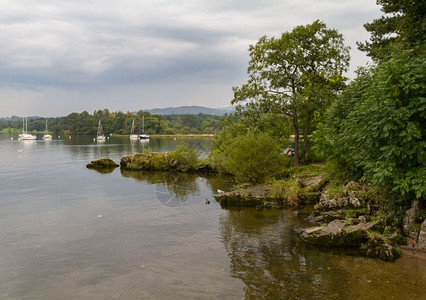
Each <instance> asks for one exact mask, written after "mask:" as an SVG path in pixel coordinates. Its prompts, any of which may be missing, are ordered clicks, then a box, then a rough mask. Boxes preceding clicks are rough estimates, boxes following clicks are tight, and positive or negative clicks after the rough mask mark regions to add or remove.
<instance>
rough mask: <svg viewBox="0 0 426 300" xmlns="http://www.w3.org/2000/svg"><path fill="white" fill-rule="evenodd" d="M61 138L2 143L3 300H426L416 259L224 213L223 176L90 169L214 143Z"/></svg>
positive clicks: (423, 271) (271, 217) (292, 219)
mask: <svg viewBox="0 0 426 300" xmlns="http://www.w3.org/2000/svg"><path fill="white" fill-rule="evenodd" d="M11 137H14V139H13V140H11ZM39 138H41V136H39ZM61 138H62V140H59V139H58V138H57V137H54V140H52V141H43V140H37V141H34V142H32V141H28V142H24V141H17V136H12V135H6V134H4V135H0V299H426V288H425V287H426V261H425V260H424V259H422V258H421V257H420V258H418V257H414V256H412V255H411V254H406V255H404V256H403V258H401V259H399V260H397V261H396V262H395V263H385V262H382V261H380V260H377V259H369V258H363V257H358V256H355V255H350V254H348V252H347V251H344V250H340V249H329V248H319V247H315V246H312V245H308V244H305V243H303V242H302V241H301V240H300V239H299V237H298V236H297V234H295V233H294V229H295V228H297V227H299V226H301V222H302V220H300V219H299V218H298V217H297V215H296V212H295V211H291V210H271V209H267V210H261V209H241V208H240V209H236V208H234V209H223V208H221V207H220V205H219V204H218V203H217V202H216V201H215V200H214V198H213V197H212V195H213V193H214V192H215V191H216V190H217V189H222V190H224V189H226V188H228V187H229V185H230V182H228V181H227V180H226V178H217V177H210V178H207V177H199V176H194V175H186V176H184V175H179V174H167V173H139V172H121V171H120V169H119V168H117V169H115V170H114V171H113V172H110V173H106V174H101V173H98V172H97V171H94V170H89V169H87V168H86V167H85V165H86V164H87V163H88V162H90V160H92V159H94V158H100V157H109V158H112V159H114V160H115V161H117V162H119V160H120V158H121V156H123V155H127V154H132V153H136V152H142V151H144V149H147V148H150V149H151V150H152V151H169V150H173V149H174V148H176V146H177V145H178V144H181V143H183V142H185V143H187V144H189V145H190V146H193V147H197V148H198V149H200V151H201V152H202V153H205V152H206V151H208V149H209V147H210V145H211V140H210V139H206V138H188V139H183V138H176V139H174V138H152V139H151V140H150V141H149V142H148V143H147V142H141V141H136V142H131V141H130V140H129V139H128V138H127V137H111V138H110V139H109V140H107V141H106V142H105V143H103V144H98V143H96V142H94V141H93V137H74V136H73V137H71V138H70V137H68V136H66V137H65V136H64V137H61ZM206 198H207V199H209V200H210V201H211V204H209V205H206V204H205V199H206Z"/></svg>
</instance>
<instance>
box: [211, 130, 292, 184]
mask: <svg viewBox="0 0 426 300" xmlns="http://www.w3.org/2000/svg"><path fill="white" fill-rule="evenodd" d="M227 134H228V135H227V136H226V137H225V138H224V139H223V140H222V141H221V142H220V143H219V147H218V148H216V149H214V150H213V151H212V153H211V155H210V158H209V159H210V162H211V164H212V166H213V167H215V168H216V169H218V170H220V171H222V172H226V173H230V174H233V175H235V180H236V181H237V182H252V183H260V182H264V181H265V180H267V179H268V178H271V177H273V176H276V175H278V174H279V173H280V172H281V171H282V170H283V168H284V166H285V161H284V160H285V159H286V157H284V155H282V153H281V147H280V145H279V142H278V141H277V140H276V139H274V138H273V137H271V135H269V134H268V133H266V132H253V131H249V132H247V133H245V134H239V135H237V136H235V137H233V138H232V139H231V138H230V136H231V134H230V133H229V132H228V133H227Z"/></svg>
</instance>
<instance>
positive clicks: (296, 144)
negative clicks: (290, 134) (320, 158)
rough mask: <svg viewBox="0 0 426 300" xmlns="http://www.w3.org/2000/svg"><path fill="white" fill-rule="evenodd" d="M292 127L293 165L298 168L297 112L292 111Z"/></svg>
mask: <svg viewBox="0 0 426 300" xmlns="http://www.w3.org/2000/svg"><path fill="white" fill-rule="evenodd" d="M293 127H294V165H295V166H296V167H298V166H300V161H299V150H300V149H299V133H300V132H299V122H298V117H297V110H296V109H293Z"/></svg>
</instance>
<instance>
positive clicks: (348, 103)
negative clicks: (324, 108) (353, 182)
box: [318, 51, 426, 199]
mask: <svg viewBox="0 0 426 300" xmlns="http://www.w3.org/2000/svg"><path fill="white" fill-rule="evenodd" d="M425 82H426V60H425V56H424V55H422V56H414V55H413V52H412V51H401V52H400V53H399V54H398V55H395V56H394V57H393V58H392V59H389V60H387V61H384V62H382V63H380V64H379V65H378V66H377V67H376V68H372V69H371V70H362V71H361V72H359V74H358V77H357V79H356V80H354V82H352V83H351V84H350V86H349V87H348V88H347V89H346V91H345V92H344V93H343V94H342V97H341V98H340V100H339V101H337V102H335V104H334V105H333V106H332V107H331V109H330V111H329V114H328V123H327V126H326V127H325V128H323V129H322V130H323V132H322V135H321V134H320V136H322V137H321V138H319V140H318V144H321V147H322V148H323V151H325V152H328V154H329V155H330V156H331V157H332V158H334V159H335V160H336V161H337V162H338V163H339V164H340V165H341V166H342V167H343V168H346V169H347V170H349V172H350V173H351V174H352V176H353V177H355V178H356V177H363V178H364V179H365V180H367V181H368V182H370V183H372V184H374V185H378V186H381V187H385V188H389V189H392V190H393V192H394V193H396V194H397V195H399V196H402V197H405V198H408V199H412V198H415V197H417V198H424V197H426V151H425V150H426V140H425V135H426V126H425V124H426V98H425V95H426V86H425V84H424V83H425Z"/></svg>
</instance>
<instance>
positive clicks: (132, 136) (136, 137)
mask: <svg viewBox="0 0 426 300" xmlns="http://www.w3.org/2000/svg"><path fill="white" fill-rule="evenodd" d="M130 139H131V140H137V139H139V135H137V134H131V135H130Z"/></svg>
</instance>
